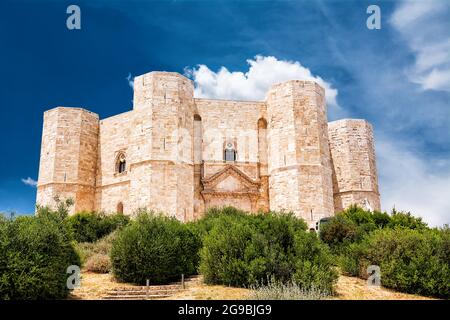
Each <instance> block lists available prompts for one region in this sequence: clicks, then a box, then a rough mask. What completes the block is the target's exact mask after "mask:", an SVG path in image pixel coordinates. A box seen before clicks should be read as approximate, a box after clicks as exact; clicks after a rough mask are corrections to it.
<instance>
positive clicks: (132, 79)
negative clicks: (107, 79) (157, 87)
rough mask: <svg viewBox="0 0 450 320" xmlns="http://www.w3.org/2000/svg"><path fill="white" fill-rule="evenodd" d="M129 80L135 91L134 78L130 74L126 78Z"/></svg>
mask: <svg viewBox="0 0 450 320" xmlns="http://www.w3.org/2000/svg"><path fill="white" fill-rule="evenodd" d="M125 79H126V80H127V83H128V85H129V86H130V88H131V89H134V77H133V76H132V75H131V73H128V76H127V77H126V78H125Z"/></svg>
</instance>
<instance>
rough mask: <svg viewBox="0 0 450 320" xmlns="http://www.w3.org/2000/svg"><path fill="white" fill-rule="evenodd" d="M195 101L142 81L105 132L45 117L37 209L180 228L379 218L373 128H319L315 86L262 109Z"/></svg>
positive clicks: (161, 79) (177, 83)
mask: <svg viewBox="0 0 450 320" xmlns="http://www.w3.org/2000/svg"><path fill="white" fill-rule="evenodd" d="M193 91H194V90H193V84H192V82H191V81H190V80H189V79H187V78H185V77H183V76H181V75H180V74H177V73H171V72H150V73H147V74H144V75H142V76H138V77H136V78H135V80H134V105H133V110H131V111H128V112H125V113H122V114H119V115H116V116H113V117H110V118H107V119H103V120H101V121H99V120H98V116H97V115H96V114H94V113H91V112H89V111H86V110H83V109H80V108H62V107H59V108H55V109H52V110H49V111H47V112H45V114H44V126H43V135H42V148H41V162H40V170H39V181H38V194H37V202H38V203H40V204H44V205H55V203H54V197H55V196H57V195H58V196H59V197H60V198H62V199H63V198H67V197H72V198H73V199H74V200H75V203H76V204H75V207H74V209H73V211H81V210H96V211H106V212H116V211H119V210H121V209H122V208H123V213H125V214H131V213H133V212H134V211H135V210H137V209H138V208H147V209H152V210H155V211H160V212H164V213H166V214H168V215H170V216H174V217H177V219H179V220H182V221H190V220H193V219H197V218H199V217H201V216H202V214H203V213H204V212H205V210H206V209H207V208H209V207H212V206H223V205H234V206H236V207H239V208H241V209H244V210H250V211H254V212H255V211H267V210H269V209H270V210H287V211H293V212H294V213H295V214H296V215H297V216H299V217H302V218H304V219H305V220H306V221H307V222H308V223H309V224H310V225H312V224H314V222H315V221H317V220H318V219H320V218H322V217H324V216H329V215H332V214H333V213H334V212H335V211H339V210H341V209H342V208H345V207H347V206H349V205H350V204H352V203H354V202H356V203H359V204H361V203H363V202H364V203H366V202H367V201H368V202H370V204H371V205H372V206H373V207H374V208H379V195H378V185H377V177H376V167H375V154H374V146H373V136H372V129H371V127H370V125H369V124H368V123H367V122H365V121H361V120H342V121H336V122H331V123H330V124H327V120H326V118H327V116H326V107H325V98H324V90H323V89H322V88H321V87H320V86H319V85H317V84H316V83H314V82H310V81H288V82H285V83H281V84H278V85H275V86H273V87H272V88H271V90H270V91H269V92H268V95H267V98H266V100H265V101H229V100H212V99H194V97H193ZM229 146H231V147H229ZM225 148H231V149H233V150H234V151H235V152H236V159H235V160H233V161H226V160H225V159H224V152H225ZM330 149H331V150H330ZM122 158H124V159H125V160H126V165H125V170H124V171H123V172H119V171H118V168H119V166H118V163H119V162H118V161H119V159H122ZM331 158H332V159H331ZM332 160H333V163H332Z"/></svg>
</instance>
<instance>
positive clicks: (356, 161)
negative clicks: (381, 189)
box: [328, 119, 380, 212]
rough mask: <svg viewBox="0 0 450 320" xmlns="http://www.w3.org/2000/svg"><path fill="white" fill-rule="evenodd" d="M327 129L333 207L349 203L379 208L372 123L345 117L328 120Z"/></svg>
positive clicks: (338, 209) (339, 208) (336, 208)
mask: <svg viewBox="0 0 450 320" xmlns="http://www.w3.org/2000/svg"><path fill="white" fill-rule="evenodd" d="M328 132H329V139H330V149H331V157H332V161H333V166H334V170H333V171H334V172H333V189H334V205H335V211H336V212H339V211H342V210H343V209H345V208H347V207H348V206H350V205H351V204H358V205H360V206H363V207H367V208H369V209H372V210H375V209H376V210H380V195H379V193H378V180H377V169H376V161H375V149H374V141H373V132H372V126H371V125H370V124H369V123H368V122H367V121H365V120H357V119H344V120H338V121H333V122H330V123H329V124H328Z"/></svg>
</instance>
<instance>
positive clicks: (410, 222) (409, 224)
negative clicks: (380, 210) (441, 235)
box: [387, 208, 428, 230]
mask: <svg viewBox="0 0 450 320" xmlns="http://www.w3.org/2000/svg"><path fill="white" fill-rule="evenodd" d="M391 214H392V215H391V217H390V220H389V222H388V223H387V226H388V227H390V228H396V227H403V228H407V229H419V230H423V229H427V228H428V226H427V224H426V223H425V222H423V221H422V218H420V217H414V216H413V215H411V213H409V212H401V211H397V210H395V208H394V209H392V213H391Z"/></svg>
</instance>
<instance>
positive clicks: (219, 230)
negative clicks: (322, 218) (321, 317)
mask: <svg viewBox="0 0 450 320" xmlns="http://www.w3.org/2000/svg"><path fill="white" fill-rule="evenodd" d="M202 220H203V219H201V220H200V221H199V225H200V227H199V229H200V230H201V231H200V232H203V233H204V234H205V236H204V238H203V248H202V250H201V254H200V255H201V263H200V272H201V273H202V274H203V275H204V279H205V282H206V283H214V284H225V285H232V286H244V287H247V286H250V285H256V284H264V283H265V282H267V281H268V279H269V278H273V279H275V280H276V281H281V282H285V283H286V282H290V281H295V282H296V283H298V284H301V286H302V287H303V288H311V287H313V286H316V287H317V288H319V287H320V288H321V289H322V288H323V289H324V290H330V291H331V289H332V286H333V283H334V282H335V280H336V278H337V275H336V272H335V271H334V270H333V269H332V268H331V263H330V259H329V254H328V251H327V248H326V247H324V246H323V245H322V244H321V243H320V242H319V241H318V239H317V237H316V236H315V235H314V234H310V233H307V232H306V231H305V230H306V224H305V223H304V222H303V221H302V220H300V219H297V218H295V217H294V216H293V215H292V214H287V213H268V214H265V215H262V214H258V215H251V214H248V213H245V212H242V211H238V210H236V209H234V210H231V209H229V208H225V209H224V211H223V214H222V213H221V212H220V210H218V209H216V210H215V211H213V212H209V213H208V214H207V215H206V217H205V220H206V221H202ZM212 221H213V223H211V222H212ZM202 230H203V231H202ZM208 230H209V231H208Z"/></svg>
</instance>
